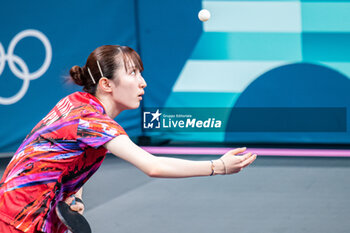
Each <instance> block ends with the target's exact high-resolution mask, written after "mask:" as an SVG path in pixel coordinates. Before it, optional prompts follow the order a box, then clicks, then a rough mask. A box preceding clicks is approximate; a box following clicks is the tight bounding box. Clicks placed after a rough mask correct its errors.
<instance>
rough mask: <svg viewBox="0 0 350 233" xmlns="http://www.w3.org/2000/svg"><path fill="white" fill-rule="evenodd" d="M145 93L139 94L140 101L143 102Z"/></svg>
mask: <svg viewBox="0 0 350 233" xmlns="http://www.w3.org/2000/svg"><path fill="white" fill-rule="evenodd" d="M144 94H145V93H141V94H139V95H138V96H137V97H138V98H139V100H142V96H143V95H144Z"/></svg>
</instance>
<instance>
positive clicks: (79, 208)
mask: <svg viewBox="0 0 350 233" xmlns="http://www.w3.org/2000/svg"><path fill="white" fill-rule="evenodd" d="M70 208H71V210H74V211H77V212H78V211H82V210H84V206H83V205H82V204H79V203H78V204H76V205H71V206H70Z"/></svg>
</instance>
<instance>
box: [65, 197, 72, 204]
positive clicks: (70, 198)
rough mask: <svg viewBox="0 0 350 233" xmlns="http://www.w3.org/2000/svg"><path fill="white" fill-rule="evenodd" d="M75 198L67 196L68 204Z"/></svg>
mask: <svg viewBox="0 0 350 233" xmlns="http://www.w3.org/2000/svg"><path fill="white" fill-rule="evenodd" d="M73 200H74V197H67V198H66V200H64V201H65V202H66V203H67V204H68V205H71V204H72V202H73Z"/></svg>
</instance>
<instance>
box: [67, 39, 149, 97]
mask: <svg viewBox="0 0 350 233" xmlns="http://www.w3.org/2000/svg"><path fill="white" fill-rule="evenodd" d="M130 63H132V64H133V65H135V67H136V68H137V69H139V70H140V71H143V64H142V61H141V58H140V56H139V55H138V54H137V53H136V52H135V50H133V49H132V48H130V47H127V46H119V45H104V46H101V47H98V48H97V49H95V50H94V51H93V52H92V53H91V54H90V55H89V57H88V59H87V61H86V64H85V65H84V66H83V67H79V66H73V67H72V68H71V69H70V71H69V73H70V77H71V79H72V81H73V82H74V83H75V84H77V85H79V86H83V87H84V88H83V90H84V91H86V92H88V93H90V94H93V95H95V93H96V89H97V85H98V82H99V80H100V78H101V77H102V75H101V72H100V69H99V67H98V65H100V67H101V71H102V74H103V77H106V78H108V79H113V78H117V77H116V75H115V74H116V72H117V71H118V70H119V69H120V68H121V67H123V68H125V70H128V65H129V64H130ZM89 71H90V72H89ZM90 73H91V75H90Z"/></svg>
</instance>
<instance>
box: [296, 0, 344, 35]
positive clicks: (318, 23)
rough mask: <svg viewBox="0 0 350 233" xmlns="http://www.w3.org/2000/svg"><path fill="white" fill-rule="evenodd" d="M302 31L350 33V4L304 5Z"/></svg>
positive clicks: (323, 3)
mask: <svg viewBox="0 0 350 233" xmlns="http://www.w3.org/2000/svg"><path fill="white" fill-rule="evenodd" d="M301 9H302V10H301V12H302V30H303V31H304V32H305V31H307V32H310V31H313V32H350V14H349V12H350V3H348V2H347V3H341V2H331V1H330V2H322V3H315V2H312V3H302V4H301Z"/></svg>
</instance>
